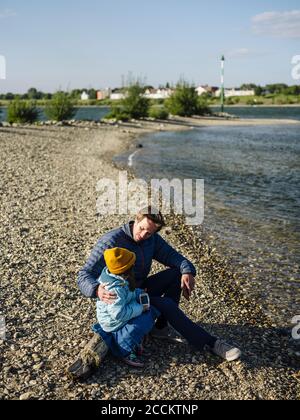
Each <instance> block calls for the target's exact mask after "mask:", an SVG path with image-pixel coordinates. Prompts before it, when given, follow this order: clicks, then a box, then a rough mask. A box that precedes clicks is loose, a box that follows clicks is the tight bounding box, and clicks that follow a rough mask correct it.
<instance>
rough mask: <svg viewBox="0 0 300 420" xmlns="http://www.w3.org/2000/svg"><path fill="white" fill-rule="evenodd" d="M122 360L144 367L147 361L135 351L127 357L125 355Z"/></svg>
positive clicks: (131, 364)
mask: <svg viewBox="0 0 300 420" xmlns="http://www.w3.org/2000/svg"><path fill="white" fill-rule="evenodd" d="M122 360H123V362H125V363H126V364H127V365H129V366H133V367H137V368H143V367H144V366H145V363H144V362H143V361H142V360H141V359H140V357H139V356H137V355H136V354H135V353H130V354H129V355H128V356H127V357H124V358H123V359H122Z"/></svg>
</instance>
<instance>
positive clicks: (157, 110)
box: [149, 105, 169, 120]
mask: <svg viewBox="0 0 300 420" xmlns="http://www.w3.org/2000/svg"><path fill="white" fill-rule="evenodd" d="M149 117H150V118H155V119H156V120H166V119H168V117H169V112H168V111H167V110H166V108H165V107H164V106H159V105H154V106H152V107H151V108H150V109H149Z"/></svg>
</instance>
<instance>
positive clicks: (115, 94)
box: [110, 91, 125, 101]
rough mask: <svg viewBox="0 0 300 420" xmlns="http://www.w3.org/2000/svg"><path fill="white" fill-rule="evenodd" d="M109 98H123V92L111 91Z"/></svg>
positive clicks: (113, 99) (116, 99)
mask: <svg viewBox="0 0 300 420" xmlns="http://www.w3.org/2000/svg"><path fill="white" fill-rule="evenodd" d="M110 99H111V100H112V101H120V100H121V99H125V93H124V92H121V91H113V92H111V94H110Z"/></svg>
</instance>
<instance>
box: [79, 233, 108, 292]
mask: <svg viewBox="0 0 300 420" xmlns="http://www.w3.org/2000/svg"><path fill="white" fill-rule="evenodd" d="M113 247H114V245H113V244H112V243H109V242H105V241H103V240H102V239H100V240H99V241H98V243H97V245H96V246H95V248H94V249H93V251H92V253H91V255H90V257H89V259H88V260H87V262H86V264H85V266H84V267H83V268H82V269H81V270H80V271H79V273H78V278H77V283H78V287H79V289H80V291H81V293H82V294H83V295H84V296H86V297H88V298H96V297H97V289H98V287H99V283H98V278H99V276H100V274H101V272H102V270H103V268H104V267H105V265H106V264H105V261H104V256H103V254H104V251H105V250H106V249H108V248H113Z"/></svg>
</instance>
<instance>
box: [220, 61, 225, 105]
mask: <svg viewBox="0 0 300 420" xmlns="http://www.w3.org/2000/svg"><path fill="white" fill-rule="evenodd" d="M224 67H225V57H224V55H222V58H221V112H224V99H225V89H224Z"/></svg>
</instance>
